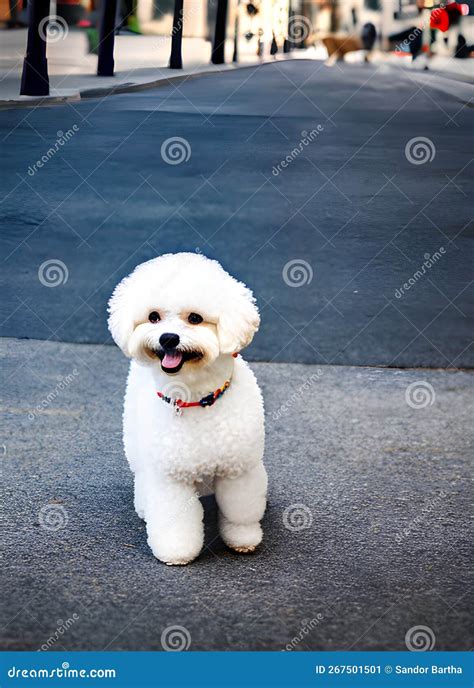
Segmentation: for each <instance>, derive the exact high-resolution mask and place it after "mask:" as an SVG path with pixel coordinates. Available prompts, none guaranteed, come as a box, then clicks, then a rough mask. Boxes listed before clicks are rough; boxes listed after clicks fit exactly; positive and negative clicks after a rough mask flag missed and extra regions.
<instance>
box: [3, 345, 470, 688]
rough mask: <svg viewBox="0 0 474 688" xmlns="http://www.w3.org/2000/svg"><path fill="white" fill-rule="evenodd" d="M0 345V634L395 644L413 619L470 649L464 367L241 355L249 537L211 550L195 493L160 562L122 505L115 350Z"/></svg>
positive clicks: (111, 645)
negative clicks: (190, 520) (194, 529)
mask: <svg viewBox="0 0 474 688" xmlns="http://www.w3.org/2000/svg"><path fill="white" fill-rule="evenodd" d="M1 354H2V360H3V364H4V370H5V382H4V384H3V396H4V400H3V402H2V403H3V411H4V412H6V413H5V415H4V417H5V420H6V424H5V426H4V428H3V432H2V442H3V443H4V446H3V457H2V466H3V486H4V498H3V499H2V504H3V506H4V508H5V509H6V512H7V516H6V521H5V527H4V528H3V531H4V535H3V550H4V564H3V566H2V576H1V578H2V621H3V624H4V627H3V629H2V633H1V636H2V647H3V648H8V649H29V650H37V649H41V648H43V649H44V647H43V646H44V645H45V644H46V645H47V643H48V639H49V638H53V640H54V641H53V642H52V643H51V644H50V645H47V647H48V648H49V649H54V650H62V649H68V650H100V649H109V650H162V649H163V647H164V643H166V640H162V634H163V633H164V632H165V631H166V629H169V628H170V627H172V626H176V625H178V626H180V627H182V628H184V629H185V631H183V630H181V631H180V633H181V637H185V638H187V637H189V642H190V646H189V649H191V650H263V649H265V650H275V651H277V650H283V649H287V646H289V649H291V650H293V649H294V650H295V651H300V650H343V649H356V650H369V649H370V650H405V649H406V648H407V645H406V640H405V638H406V636H407V633H408V632H409V631H410V629H413V628H414V627H416V626H424V627H427V628H428V629H429V631H426V630H425V631H424V636H425V638H427V640H425V641H424V642H426V643H427V644H428V646H430V645H431V643H432V642H434V643H435V649H437V650H468V649H470V648H471V647H472V635H470V618H471V617H470V614H469V571H470V560H469V559H470V558H469V554H470V538H469V534H470V531H469V519H468V513H469V499H470V495H469V489H468V485H469V474H470V454H469V445H470V438H469V433H468V432H467V430H466V429H467V428H469V427H470V425H471V424H472V418H471V415H472V414H471V410H470V405H469V397H470V393H471V389H472V374H471V373H468V372H464V371H458V372H454V371H453V372H445V371H420V370H403V371H396V370H387V369H361V368H351V367H337V366H336V367H330V366H321V367H318V366H311V365H298V364H268V363H255V364H253V368H254V370H255V372H256V374H257V377H258V379H259V382H260V384H261V386H262V390H263V394H264V398H265V402H266V411H267V446H266V454H265V462H266V465H267V469H268V474H269V478H270V489H269V506H268V510H267V513H266V516H265V518H264V524H263V525H264V531H265V539H264V542H263V543H262V546H261V548H259V550H258V551H257V552H256V553H255V554H254V555H249V556H243V555H237V554H235V553H232V552H231V551H229V550H227V549H226V548H225V546H224V545H223V544H222V542H221V540H220V538H219V537H218V535H217V531H216V524H215V517H216V513H215V505H214V503H213V501H212V499H210V498H207V499H206V510H207V515H206V527H207V534H206V547H205V549H204V551H203V553H202V554H201V556H200V557H199V559H197V560H196V561H195V562H194V563H193V564H191V565H189V566H187V567H168V566H165V565H164V564H161V563H160V562H158V561H157V560H155V559H154V558H153V556H152V554H151V552H150V550H149V549H148V546H147V544H146V535H145V532H144V526H143V522H142V521H140V520H139V518H138V517H137V516H136V514H135V513H134V510H133V504H132V502H133V494H132V480H131V474H130V472H129V469H128V466H127V465H126V461H125V458H124V456H123V450H122V442H121V428H120V423H121V420H120V417H121V406H122V395H123V389H124V383H125V376H126V366H127V364H126V361H125V359H124V357H123V356H122V355H121V353H120V352H119V351H118V350H116V349H112V348H111V347H108V346H97V345H96V346H94V345H77V344H58V343H53V342H36V341H33V342H26V341H18V340H2V350H1ZM61 382H62V387H61ZM420 382H421V383H423V384H424V385H425V388H424V390H425V394H424V395H423V394H422V395H421V396H420V397H417V396H416V395H413V394H409V399H410V400H411V402H412V406H410V405H409V404H408V403H407V401H406V393H407V387H408V385H412V384H414V383H415V384H416V385H419V384H420ZM426 385H431V389H430V388H429V387H427V386H426ZM411 389H413V388H411ZM25 390H28V393H27V394H25ZM290 390H291V395H289V391H290ZM420 391H422V390H421V389H420ZM417 400H418V401H417ZM43 401H44V403H43ZM417 404H419V408H416V405H417ZM413 405H415V407H414V406H413ZM64 626H66V630H65V631H63V632H60V631H58V628H60V627H64ZM427 633H428V635H427ZM183 634H184V636H183ZM166 635H167V633H165V636H164V637H166ZM412 635H413V631H411V633H409V636H408V637H411V636H412ZM432 638H433V640H432ZM418 640H419V641H420V642H422V644H423V634H422V636H421V637H420V638H418ZM225 678H226V677H225V676H223V677H222V685H223V686H224V685H226V683H225Z"/></svg>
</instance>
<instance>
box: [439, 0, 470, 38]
mask: <svg viewBox="0 0 474 688" xmlns="http://www.w3.org/2000/svg"><path fill="white" fill-rule="evenodd" d="M466 14H469V5H465V4H461V3H458V2H450V3H448V4H447V5H446V7H437V8H436V9H435V10H433V11H432V13H431V16H430V29H439V30H440V31H443V32H444V31H447V30H448V29H449V27H450V26H451V24H452V22H453V20H454V19H455V18H457V17H460V16H461V15H466Z"/></svg>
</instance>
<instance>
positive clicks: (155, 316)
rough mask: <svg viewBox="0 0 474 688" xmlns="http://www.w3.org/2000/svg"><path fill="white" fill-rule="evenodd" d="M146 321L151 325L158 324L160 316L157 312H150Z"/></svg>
mask: <svg viewBox="0 0 474 688" xmlns="http://www.w3.org/2000/svg"><path fill="white" fill-rule="evenodd" d="M148 320H149V321H150V322H151V323H156V322H158V320H161V318H160V314H159V313H157V311H152V312H151V313H150V315H149V316H148Z"/></svg>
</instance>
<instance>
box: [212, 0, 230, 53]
mask: <svg viewBox="0 0 474 688" xmlns="http://www.w3.org/2000/svg"><path fill="white" fill-rule="evenodd" d="M227 5H228V0H217V14H216V29H215V32H214V45H213V46H212V55H211V62H212V64H224V62H225V38H226V28H227Z"/></svg>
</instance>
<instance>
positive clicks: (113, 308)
mask: <svg viewBox="0 0 474 688" xmlns="http://www.w3.org/2000/svg"><path fill="white" fill-rule="evenodd" d="M109 314H110V315H109V330H110V332H111V334H112V337H113V338H114V340H115V342H116V343H117V344H118V346H119V347H120V348H121V349H122V351H123V352H124V353H125V354H126V355H127V356H129V357H130V358H133V359H135V360H137V361H139V362H141V363H150V364H153V363H154V364H156V365H160V366H161V369H162V370H163V371H164V372H165V373H168V374H173V373H177V372H179V371H180V370H181V368H183V366H185V367H186V368H188V367H191V366H195V367H199V366H203V365H209V364H210V363H212V362H213V361H215V360H216V359H217V357H218V356H219V355H221V354H231V353H234V352H237V351H240V350H241V349H243V348H244V347H246V346H247V345H248V344H250V342H251V341H252V339H253V336H254V334H255V332H256V331H257V329H258V326H259V323H260V318H259V314H258V310H257V307H256V305H255V299H254V297H253V295H252V292H251V291H250V289H248V288H247V287H246V286H245V285H244V284H243V283H242V282H238V281H237V280H236V279H234V278H233V277H231V276H230V275H229V274H228V273H227V272H226V271H225V270H224V269H223V268H222V267H221V265H219V263H218V262H217V261H215V260H210V259H209V258H206V257H204V256H202V255H199V254H194V253H176V254H171V253H169V254H166V255H163V256H160V257H159V258H154V259H153V260H149V261H148V262H146V263H143V264H142V265H139V266H138V267H137V268H135V270H134V271H133V272H132V274H131V275H129V276H128V277H125V279H123V280H122V282H120V284H119V285H118V286H117V287H116V288H115V290H114V293H113V294H112V298H111V299H110V302H109Z"/></svg>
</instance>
